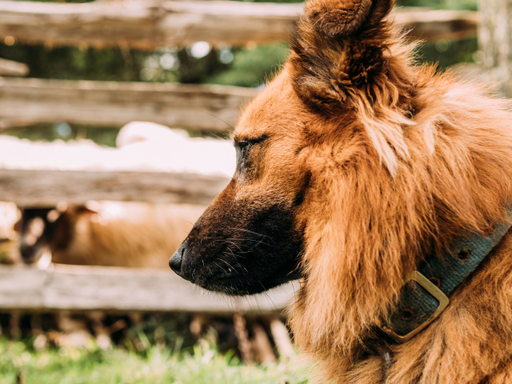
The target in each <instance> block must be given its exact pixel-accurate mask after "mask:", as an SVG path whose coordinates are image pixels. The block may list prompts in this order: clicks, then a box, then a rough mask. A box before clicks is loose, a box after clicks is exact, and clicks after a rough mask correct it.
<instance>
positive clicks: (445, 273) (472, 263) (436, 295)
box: [381, 223, 511, 343]
mask: <svg viewBox="0 0 512 384" xmlns="http://www.w3.org/2000/svg"><path fill="white" fill-rule="evenodd" d="M510 227H511V224H510V223H506V224H499V225H497V226H496V228H495V231H494V233H493V234H491V235H490V236H487V237H484V236H481V235H477V234H471V235H469V236H466V237H461V238H460V239H458V240H457V241H455V242H454V246H452V247H451V249H449V250H445V251H444V252H443V254H442V256H441V257H439V256H437V255H435V254H430V255H428V256H427V257H426V259H425V261H423V262H422V263H421V264H420V266H419V268H418V271H416V272H415V274H414V275H413V276H412V277H411V279H410V280H409V281H408V282H407V283H406V284H405V285H404V287H403V289H402V292H401V296H400V300H399V302H398V306H397V307H396V309H395V310H394V312H392V314H391V316H390V317H389V319H388V320H387V321H385V322H383V325H382V326H381V330H382V331H384V332H385V333H386V334H387V335H388V336H389V337H391V338H392V339H393V340H394V341H396V342H398V343H404V342H406V341H408V340H410V339H412V338H413V337H414V336H416V335H417V334H418V333H419V332H421V331H422V330H423V329H425V328H426V327H427V326H428V325H429V324H430V323H432V321H434V320H435V319H436V318H437V317H438V316H439V315H440V314H441V313H442V312H443V310H444V309H445V308H446V307H447V306H448V305H449V303H450V300H449V295H450V294H451V293H452V292H453V291H454V290H455V288H457V286H459V285H460V284H461V283H462V281H463V280H464V279H466V277H468V276H469V275H470V274H471V272H473V271H474V270H475V269H476V268H477V267H478V265H479V264H480V263H481V262H482V261H483V260H484V259H485V257H486V256H487V255H488V254H489V253H490V252H491V251H492V249H493V248H494V247H495V246H496V245H498V243H499V242H500V241H501V239H502V238H503V236H504V235H505V234H506V233H507V231H508V230H509V229H510Z"/></svg>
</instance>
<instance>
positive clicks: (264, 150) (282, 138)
mask: <svg viewBox="0 0 512 384" xmlns="http://www.w3.org/2000/svg"><path fill="white" fill-rule="evenodd" d="M392 3H393V1H391V0H384V1H374V2H372V1H371V0H361V1H356V0H331V1H320V0H311V1H310V2H309V3H307V5H306V15H307V17H305V18H304V19H303V20H301V21H300V23H299V25H298V30H297V33H296V35H295V36H294V38H293V43H292V52H291V55H290V57H289V59H288V61H287V63H286V64H285V66H284V68H283V70H282V72H281V73H280V74H279V75H277V76H276V78H275V79H274V80H273V81H272V82H270V83H269V84H268V86H267V87H266V88H265V89H264V91H263V92H262V93H261V94H260V95H259V96H258V97H257V98H256V99H255V100H254V101H253V102H252V104H251V105H250V106H249V107H248V108H247V110H246V111H245V113H244V115H243V117H242V118H241V121H240V122H239V124H238V125H237V127H236V129H235V133H234V145H235V147H236V149H237V162H238V164H237V170H236V173H235V175H234V177H233V179H232V180H231V182H230V184H229V185H228V186H227V188H226V189H225V190H224V191H223V192H222V193H221V194H220V195H219V196H218V197H217V199H216V200H215V201H214V202H213V203H212V204H211V205H210V207H209V208H208V209H207V211H206V212H205V213H204V215H203V216H202V217H201V218H200V219H199V221H198V222H197V223H196V224H195V226H194V228H193V229H192V231H191V233H190V234H189V236H188V238H187V239H186V241H185V242H184V243H183V245H182V246H181V247H180V249H179V250H178V251H177V252H176V253H175V254H174V255H173V257H172V258H171V261H170V265H171V267H172V268H173V269H174V270H175V271H176V272H177V273H178V274H180V275H181V276H182V277H184V278H186V279H188V280H190V281H192V282H194V283H196V284H198V285H200V286H202V287H204V288H206V289H209V290H213V291H218V292H224V293H228V294H234V295H244V294H253V293H258V292H261V291H264V290H267V289H270V288H273V287H275V286H277V285H279V284H282V283H284V282H287V281H289V280H291V279H295V278H297V277H299V276H301V275H302V274H303V273H304V272H305V270H304V268H303V267H304V265H303V262H304V258H303V254H304V250H305V249H306V246H307V242H308V240H307V239H308V237H307V233H306V232H307V231H308V230H312V229H311V228H312V227H314V226H318V225H320V222H322V221H325V220H327V219H328V218H329V217H330V216H331V214H332V212H329V210H330V208H329V204H325V199H337V198H338V196H337V194H338V193H339V191H336V187H335V188H334V191H333V188H332V186H333V185H334V184H337V183H339V182H340V180H342V179H343V173H344V171H345V170H346V169H348V168H351V167H353V166H357V163H358V162H361V161H363V162H373V163H374V165H376V166H377V168H379V169H381V166H380V162H382V161H383V162H385V166H386V167H387V171H386V172H388V174H389V173H393V172H395V171H396V167H397V161H398V160H397V158H398V157H400V155H402V156H405V153H403V152H404V149H403V147H404V145H403V143H402V142H401V137H399V136H398V135H395V133H394V132H392V131H391V130H388V131H386V129H385V128H387V127H384V129H382V128H383V127H380V126H378V119H377V123H375V120H374V119H373V117H374V116H369V115H371V114H373V113H374V111H375V110H376V108H377V109H378V108H379V107H380V109H381V111H379V113H384V114H387V115H383V116H379V117H378V118H381V119H388V120H391V121H392V124H393V125H395V126H396V125H403V124H405V125H407V124H408V123H409V121H408V119H407V117H406V116H407V114H408V113H410V111H409V110H410V105H409V104H408V100H409V99H408V95H409V94H410V92H411V88H412V87H411V84H410V79H409V78H407V76H409V74H408V71H406V70H403V67H404V66H405V65H406V64H407V59H406V58H405V56H403V54H402V53H401V52H400V51H399V48H398V47H397V46H394V44H395V40H393V37H394V35H393V33H392V32H391V31H390V30H389V28H388V25H387V24H386V23H385V22H383V21H382V20H383V19H384V18H385V17H386V16H387V14H388V12H389V11H390V9H391V7H392ZM395 51H396V52H395ZM394 53H395V55H394ZM390 80H391V81H392V85H391V86H389V84H390V83H391V81H390ZM380 99H383V100H380ZM373 102H375V103H380V102H383V103H386V105H381V106H379V105H377V106H375V105H373V104H372V103H373ZM388 104H389V105H391V108H389V105H388ZM389 110H391V112H389ZM365 119H367V120H368V121H370V122H371V123H373V124H374V125H376V127H371V128H372V129H374V128H376V129H374V130H373V131H372V133H371V134H370V133H369V132H368V131H367V130H366V128H368V127H366V126H365V124H366V121H365ZM372 143H373V144H375V145H376V146H377V149H375V145H372ZM397 153H398V155H397ZM374 155H375V156H374ZM329 184H331V185H329Z"/></svg>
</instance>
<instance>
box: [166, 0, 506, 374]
mask: <svg viewBox="0 0 512 384" xmlns="http://www.w3.org/2000/svg"><path fill="white" fill-rule="evenodd" d="M393 3H394V1H393V0H373V1H372V0H309V1H308V2H307V3H306V5H305V17H303V18H302V19H301V20H300V21H299V22H298V25H297V31H296V32H295V34H294V36H293V38H292V43H291V52H290V55H289V57H288V59H287V61H286V63H285V64H284V66H283V68H282V70H281V72H280V73H278V74H277V75H276V76H275V77H274V79H273V80H272V81H270V82H269V84H268V85H267V87H266V88H265V89H264V90H263V91H262V92H261V93H260V94H259V95H258V96H257V97H256V98H255V99H254V100H253V101H252V103H251V104H250V105H249V106H248V107H247V109H246V110H245V112H244V113H243V115H242V117H241V119H240V121H239V123H238V125H237V126H236V128H235V131H234V135H233V140H234V145H235V147H236V151H237V169H236V172H235V174H234V176H233V178H232V180H231V182H230V183H229V185H228V186H227V187H226V188H225V190H224V191H223V192H222V193H221V194H220V195H219V196H218V197H217V198H216V199H215V200H214V201H213V202H212V204H211V205H210V206H209V207H208V209H207V210H206V211H205V213H204V214H203V215H202V216H201V218H200V219H199V220H198V222H197V223H196V224H195V226H194V227H193V229H192V231H191V232H190V234H189V235H188V237H187V239H186V240H185V241H184V243H183V244H182V245H181V247H180V248H179V249H178V251H176V253H175V254H174V255H173V256H172V258H171V260H170V262H169V263H170V266H171V268H172V269H173V270H175V271H176V272H177V273H178V274H179V275H181V276H182V277H183V278H185V279H187V280H189V281H191V282H193V283H195V284H197V285H199V286H201V287H203V288H205V289H207V290H211V291H215V292H220V293H224V294H228V295H249V294H254V293H258V292H262V291H265V290H268V289H271V288H274V287H276V286H278V285H280V284H283V283H285V282H288V281H290V280H293V279H297V278H300V279H301V288H300V291H299V292H298V294H297V298H296V302H295V303H294V305H293V306H292V308H291V310H290V317H289V324H290V327H291V330H292V331H293V335H294V338H295V341H296V343H297V345H298V346H299V348H300V350H301V352H302V353H303V354H304V356H306V357H308V358H309V359H310V361H312V362H313V363H314V365H315V367H314V368H313V370H314V372H315V378H316V379H315V378H314V380H316V381H317V382H333V383H353V384H356V383H394V384H396V383H400V384H402V383H403V384H410V383H421V384H427V383H429V384H430V383H438V384H442V383H446V384H448V383H449V384H454V383H465V384H467V383H493V384H494V383H510V382H512V310H511V308H512V257H511V256H512V235H511V233H510V232H509V231H508V229H509V228H510V224H511V222H510V213H509V207H510V204H511V202H512V114H511V113H510V112H508V111H507V108H508V104H507V103H506V102H505V101H504V100H498V99H495V98H492V97H490V96H487V95H486V91H485V89H483V88H482V87H478V86H476V85H473V84H465V83H458V82H457V80H456V79H455V78H454V76H452V75H450V74H449V73H448V74H443V73H439V72H438V71H437V70H436V69H435V68H433V67H432V66H428V65H426V66H414V65H413V61H412V60H413V59H412V57H413V54H412V53H411V52H412V50H413V46H411V45H408V44H406V43H405V38H404V36H403V33H402V31H400V30H399V29H398V28H397V27H396V26H395V24H394V23H393V20H392V15H390V11H391V9H392V7H393V5H394V4H393ZM497 232H500V233H498V234H496V233H497ZM471 238H476V239H477V242H478V241H481V240H482V239H484V240H485V241H487V240H486V239H490V238H492V239H494V240H493V242H492V245H491V246H490V247H488V249H487V250H485V257H483V259H482V261H481V262H479V263H477V265H476V266H475V267H474V268H473V267H472V269H471V270H470V271H469V272H468V271H466V272H464V274H463V276H462V278H458V282H457V284H456V286H455V288H454V289H453V292H450V293H449V294H445V293H443V292H441V293H439V291H440V290H441V288H442V285H443V284H444V281H441V279H440V278H439V277H435V276H430V277H429V276H427V278H426V280H428V281H430V283H428V281H426V282H425V279H423V280H422V281H423V282H421V281H420V280H418V279H416V280H415V279H413V278H411V276H416V275H418V274H419V272H418V271H420V272H421V271H423V270H424V266H425V265H427V266H430V267H431V266H432V265H434V264H436V265H438V267H439V268H438V269H440V270H441V274H445V273H452V274H455V275H459V272H458V270H455V271H451V269H452V267H451V264H450V263H451V261H450V260H452V259H449V258H448V256H447V255H451V254H450V252H447V250H450V249H452V248H454V247H455V248H456V247H457V246H458V244H459V243H461V241H462V240H461V239H463V241H466V240H467V239H471ZM464 239H466V240H464ZM487 243H489V241H487ZM464 244H466V243H464ZM471 252H472V251H471V250H467V249H466V248H464V247H462V248H460V250H459V251H458V254H457V255H458V256H457V257H458V258H459V261H457V262H458V263H459V264H461V265H462V264H463V263H464V262H465V260H466V259H467V258H468V257H472V256H471ZM450 257H451V256H450ZM422 268H423V269H422ZM425 273H426V272H425ZM443 276H444V275H443ZM452 277H453V276H451V275H450V276H449V279H451V278H452ZM431 286H438V287H441V288H439V289H438V291H436V290H435V289H434V288H432V287H431ZM411 290H412V291H411ZM423 291H425V292H427V291H428V292H429V293H425V292H423ZM404 292H413V293H422V292H423V294H425V295H430V296H432V297H433V298H434V299H435V300H434V299H432V298H431V299H432V300H434V301H435V302H436V303H437V304H435V307H436V313H435V314H434V315H432V316H430V317H428V321H425V322H422V324H421V327H419V328H422V329H416V330H415V331H414V332H411V333H410V334H407V335H405V336H404V337H402V336H403V335H400V334H397V333H396V332H395V331H393V329H390V327H391V328H392V326H390V325H389V324H393V322H394V321H395V320H393V319H394V318H395V317H396V314H397V313H398V312H397V311H402V312H401V313H398V314H399V317H400V318H401V320H400V321H410V320H411V319H412V318H414V316H415V313H414V311H412V310H409V313H407V311H406V310H404V308H403V306H404V304H403V297H404V295H406V296H407V294H406V293H404ZM436 292H437V293H436ZM430 296H429V297H430ZM400 308H402V309H400ZM411 321H412V320H411ZM414 333H416V334H415V335H413V334H414ZM395 336H396V338H395Z"/></svg>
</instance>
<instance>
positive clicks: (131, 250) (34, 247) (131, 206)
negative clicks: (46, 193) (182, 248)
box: [19, 201, 204, 268]
mask: <svg viewBox="0 0 512 384" xmlns="http://www.w3.org/2000/svg"><path fill="white" fill-rule="evenodd" d="M203 211H204V207H202V206H193V205H170V204H156V205H152V204H146V203H131V202H130V203H126V202H113V201H104V202H94V201H91V202H88V203H87V204H85V205H78V206H65V205H60V206H58V207H56V208H34V209H24V210H23V212H22V218H21V225H20V228H19V230H20V238H19V244H20V254H21V258H22V260H23V261H24V262H25V263H34V262H37V261H39V260H40V258H41V257H42V256H43V255H44V254H45V252H49V253H50V254H51V258H52V261H53V262H54V263H61V264H78V265H102V266H118V267H121V266H122V267H134V268H168V264H167V263H168V260H169V257H170V255H172V253H173V252H174V251H175V250H176V249H177V248H178V247H179V245H180V244H181V242H182V241H183V240H184V239H185V237H186V236H187V234H188V232H189V231H190V229H191V228H192V225H193V224H194V222H195V221H196V220H197V218H198V217H199V216H200V215H201V214H202V212H203Z"/></svg>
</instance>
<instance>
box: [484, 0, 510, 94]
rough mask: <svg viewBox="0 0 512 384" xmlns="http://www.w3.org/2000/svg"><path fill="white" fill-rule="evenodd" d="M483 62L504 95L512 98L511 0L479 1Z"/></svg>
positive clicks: (491, 78)
mask: <svg viewBox="0 0 512 384" xmlns="http://www.w3.org/2000/svg"><path fill="white" fill-rule="evenodd" d="M479 7H480V26H479V31H478V40H479V46H480V52H481V62H482V65H483V68H484V70H485V71H487V73H488V75H489V77H490V80H491V81H492V82H494V83H497V85H498V87H497V90H498V91H499V93H501V95H502V96H505V97H509V98H512V0H480V2H479Z"/></svg>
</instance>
